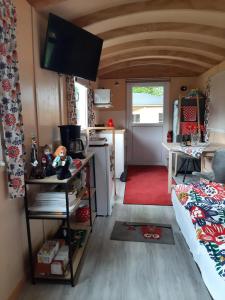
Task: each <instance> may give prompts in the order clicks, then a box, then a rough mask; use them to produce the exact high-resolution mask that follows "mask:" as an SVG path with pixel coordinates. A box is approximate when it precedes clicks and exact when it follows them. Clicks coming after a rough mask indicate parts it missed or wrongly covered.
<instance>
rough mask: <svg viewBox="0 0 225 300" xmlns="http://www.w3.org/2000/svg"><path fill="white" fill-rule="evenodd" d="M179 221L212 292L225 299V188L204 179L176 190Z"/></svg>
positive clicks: (179, 186)
mask: <svg viewBox="0 0 225 300" xmlns="http://www.w3.org/2000/svg"><path fill="white" fill-rule="evenodd" d="M172 202H173V207H174V211H175V215H176V220H177V223H178V225H179V227H180V229H181V231H182V233H183V236H184V238H185V240H186V242H187V244H188V246H189V248H190V251H191V253H192V255H193V258H194V260H195V262H196V263H197V265H198V266H199V269H200V271H201V274H202V278H203V281H204V282H205V284H206V286H207V288H208V290H209V292H210V294H211V295H212V297H213V298H214V299H215V300H224V299H225V189H224V187H223V186H222V185H221V184H216V183H211V182H208V181H206V180H202V181H201V182H199V183H197V184H192V185H184V184H181V185H177V186H175V188H174V189H173V191H172Z"/></svg>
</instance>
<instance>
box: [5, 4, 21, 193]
mask: <svg viewBox="0 0 225 300" xmlns="http://www.w3.org/2000/svg"><path fill="white" fill-rule="evenodd" d="M0 121H1V127H2V134H3V137H2V139H3V144H4V157H5V160H6V164H7V174H8V190H9V197H10V198H19V197H23V196H24V191H25V190H24V147H23V142H24V134H23V122H22V103H21V93H20V83H19V71H18V58H17V50H16V10H15V7H14V5H13V3H12V1H11V0H0Z"/></svg>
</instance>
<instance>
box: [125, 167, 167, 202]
mask: <svg viewBox="0 0 225 300" xmlns="http://www.w3.org/2000/svg"><path fill="white" fill-rule="evenodd" d="M124 204H149V205H165V206H167V205H172V202H171V195H170V194H168V172H167V169H166V167H162V166H129V167H128V174H127V182H126V188H125V195H124Z"/></svg>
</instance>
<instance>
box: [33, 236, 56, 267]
mask: <svg viewBox="0 0 225 300" xmlns="http://www.w3.org/2000/svg"><path fill="white" fill-rule="evenodd" d="M58 250H59V241H56V240H48V241H45V243H44V244H43V246H42V247H41V249H40V250H39V251H38V254H37V262H38V263H43V264H51V262H52V261H53V258H54V257H55V255H56V254H57V252H58Z"/></svg>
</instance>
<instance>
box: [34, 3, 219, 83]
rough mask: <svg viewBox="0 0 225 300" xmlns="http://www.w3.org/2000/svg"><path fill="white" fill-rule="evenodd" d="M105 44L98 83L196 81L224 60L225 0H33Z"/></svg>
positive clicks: (41, 10)
mask: <svg viewBox="0 0 225 300" xmlns="http://www.w3.org/2000/svg"><path fill="white" fill-rule="evenodd" d="M29 2H30V3H31V4H32V5H33V6H34V7H35V8H36V9H38V10H39V11H40V12H43V13H47V12H53V13H55V14H57V15H59V16H62V17H64V18H66V19H68V20H70V21H72V22H74V24H76V25H78V26H81V27H84V28H85V29H86V30H88V31H90V32H92V33H94V34H97V35H98V36H100V37H102V38H103V39H104V44H103V51H102V57H101V62H100V66H99V77H101V78H110V77H111V78H116V77H118V78H123V76H124V78H128V77H166V76H195V75H199V74H201V73H203V72H204V71H206V70H207V69H209V68H211V67H213V66H215V65H216V64H218V63H220V62H221V61H223V60H224V59H225V1H224V0H215V1H212V0H204V1H203V0H182V1H181V0H149V1H143V0H139V1H137V0H114V1H111V0H91V1H83V0H76V1H74V0H29Z"/></svg>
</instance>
